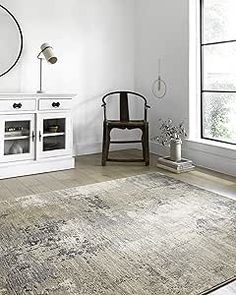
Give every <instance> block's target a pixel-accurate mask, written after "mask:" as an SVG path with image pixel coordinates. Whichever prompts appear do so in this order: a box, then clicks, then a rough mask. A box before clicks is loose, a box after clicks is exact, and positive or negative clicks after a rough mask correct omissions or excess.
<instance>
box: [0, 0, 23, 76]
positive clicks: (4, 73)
mask: <svg viewBox="0 0 236 295" xmlns="http://www.w3.org/2000/svg"><path fill="white" fill-rule="evenodd" d="M0 8H2V9H3V10H5V11H6V12H7V13H8V14H9V15H10V16H11V17H12V18H13V20H14V22H15V23H16V26H17V28H18V30H19V33H20V41H21V44H20V51H19V54H18V56H17V58H16V60H15V61H14V63H13V64H12V65H11V66H10V67H9V68H8V69H7V70H6V71H5V72H3V73H0V77H2V76H4V75H6V74H7V73H8V72H9V71H10V70H12V69H13V68H14V66H15V65H16V64H17V62H18V61H19V59H20V57H21V54H22V51H23V33H22V30H21V27H20V25H19V23H18V21H17V20H16V18H15V17H14V15H13V14H12V13H11V12H10V11H9V10H8V9H7V8H6V7H4V6H2V5H0Z"/></svg>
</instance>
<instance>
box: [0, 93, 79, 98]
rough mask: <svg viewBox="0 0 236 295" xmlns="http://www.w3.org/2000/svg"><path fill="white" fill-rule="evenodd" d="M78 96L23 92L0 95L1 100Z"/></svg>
mask: <svg viewBox="0 0 236 295" xmlns="http://www.w3.org/2000/svg"><path fill="white" fill-rule="evenodd" d="M76 95H77V94H74V93H73V94H72V93H23V92H19V93H18V92H12V93H10V92H8V93H0V99H1V98H14V99H16V98H72V97H75V96H76Z"/></svg>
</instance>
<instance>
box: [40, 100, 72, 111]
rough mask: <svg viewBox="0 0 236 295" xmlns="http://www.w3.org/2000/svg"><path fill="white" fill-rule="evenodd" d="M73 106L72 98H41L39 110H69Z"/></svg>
mask: <svg viewBox="0 0 236 295" xmlns="http://www.w3.org/2000/svg"><path fill="white" fill-rule="evenodd" d="M71 107H72V102H71V99H56V98H55V99H40V100H39V110H40V111H45V110H69V109H71Z"/></svg>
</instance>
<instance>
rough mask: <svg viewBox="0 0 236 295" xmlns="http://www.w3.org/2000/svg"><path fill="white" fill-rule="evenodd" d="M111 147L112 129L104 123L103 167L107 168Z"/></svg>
mask: <svg viewBox="0 0 236 295" xmlns="http://www.w3.org/2000/svg"><path fill="white" fill-rule="evenodd" d="M109 146H110V129H109V128H108V126H107V125H106V123H104V125H103V144H102V166H106V161H107V159H108V154H109Z"/></svg>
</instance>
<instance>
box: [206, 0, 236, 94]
mask: <svg viewBox="0 0 236 295" xmlns="http://www.w3.org/2000/svg"><path fill="white" fill-rule="evenodd" d="M235 2H236V0H235ZM203 89H204V90H236V43H224V44H217V45H208V46H203Z"/></svg>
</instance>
